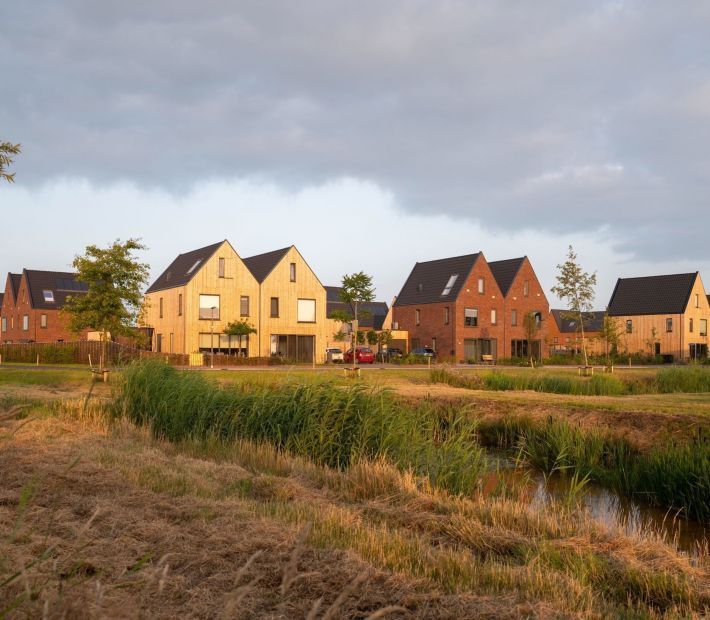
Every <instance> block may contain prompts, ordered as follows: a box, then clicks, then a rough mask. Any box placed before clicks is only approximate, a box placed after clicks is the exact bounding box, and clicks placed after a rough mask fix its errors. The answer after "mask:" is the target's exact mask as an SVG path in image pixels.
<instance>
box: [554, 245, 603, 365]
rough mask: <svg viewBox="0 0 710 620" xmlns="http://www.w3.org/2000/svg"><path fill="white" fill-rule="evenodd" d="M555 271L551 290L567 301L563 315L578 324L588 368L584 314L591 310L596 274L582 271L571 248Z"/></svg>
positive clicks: (585, 363)
mask: <svg viewBox="0 0 710 620" xmlns="http://www.w3.org/2000/svg"><path fill="white" fill-rule="evenodd" d="M557 269H558V271H559V273H558V274H557V277H556V279H557V284H556V285H555V286H553V287H552V289H551V290H552V292H553V293H554V294H555V295H557V296H558V297H559V298H560V299H566V300H567V307H568V308H569V311H568V312H567V313H565V314H566V315H568V316H570V318H574V319H576V320H577V321H578V322H579V328H580V331H581V335H582V353H583V355H584V365H585V366H589V359H588V357H587V343H586V340H585V337H584V313H585V312H591V310H592V303H593V302H594V287H595V286H596V284H597V274H596V273H587V272H586V271H584V270H583V269H582V267H581V266H580V265H579V263H578V262H577V254H575V251H574V248H573V247H572V246H569V252H568V253H567V260H566V261H565V262H564V263H562V264H561V265H557Z"/></svg>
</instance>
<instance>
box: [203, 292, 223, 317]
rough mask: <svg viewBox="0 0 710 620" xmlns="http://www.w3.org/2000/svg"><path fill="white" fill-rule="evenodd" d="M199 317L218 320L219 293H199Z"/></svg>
mask: <svg viewBox="0 0 710 620" xmlns="http://www.w3.org/2000/svg"><path fill="white" fill-rule="evenodd" d="M199 316H200V318H201V319H214V320H215V321H219V295H200V315H199Z"/></svg>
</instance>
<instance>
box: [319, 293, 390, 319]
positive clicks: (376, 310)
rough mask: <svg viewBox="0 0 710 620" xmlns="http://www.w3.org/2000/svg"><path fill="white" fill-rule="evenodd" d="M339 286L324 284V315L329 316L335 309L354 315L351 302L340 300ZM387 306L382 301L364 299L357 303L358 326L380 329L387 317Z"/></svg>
mask: <svg viewBox="0 0 710 620" xmlns="http://www.w3.org/2000/svg"><path fill="white" fill-rule="evenodd" d="M340 291H341V287H339V286H326V287H325V292H326V314H325V315H326V316H327V317H328V318H330V316H331V314H332V313H333V312H335V311H337V310H340V311H342V312H347V313H348V314H349V315H350V316H352V315H354V313H355V312H354V308H353V307H352V304H349V303H345V302H343V301H341V300H340ZM388 312H389V308H388V307H387V304H386V303H385V302H384V301H365V302H362V303H360V304H359V305H358V314H359V317H358V322H359V326H360V327H368V328H371V329H382V325H383V323H384V322H385V318H387V313H388ZM360 313H362V314H360Z"/></svg>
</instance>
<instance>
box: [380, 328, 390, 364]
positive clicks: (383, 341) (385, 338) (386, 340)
mask: <svg viewBox="0 0 710 620" xmlns="http://www.w3.org/2000/svg"><path fill="white" fill-rule="evenodd" d="M390 342H392V331H391V330H389V329H383V330H382V331H381V332H380V333H379V334H377V351H378V353H379V354H380V355H381V359H382V361H383V362H384V361H385V360H384V352H383V349H384V347H389V345H390Z"/></svg>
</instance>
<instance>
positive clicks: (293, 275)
mask: <svg viewBox="0 0 710 620" xmlns="http://www.w3.org/2000/svg"><path fill="white" fill-rule="evenodd" d="M288 273H289V277H290V278H291V282H295V281H296V263H291V264H290V265H289V272H288Z"/></svg>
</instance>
